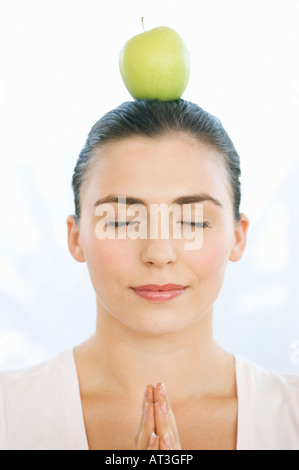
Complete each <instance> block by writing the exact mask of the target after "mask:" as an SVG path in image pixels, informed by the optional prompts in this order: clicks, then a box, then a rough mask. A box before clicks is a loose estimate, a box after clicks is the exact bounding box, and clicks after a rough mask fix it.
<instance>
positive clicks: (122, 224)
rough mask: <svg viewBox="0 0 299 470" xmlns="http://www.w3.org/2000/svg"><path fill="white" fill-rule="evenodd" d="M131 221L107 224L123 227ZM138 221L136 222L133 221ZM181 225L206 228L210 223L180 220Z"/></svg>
mask: <svg viewBox="0 0 299 470" xmlns="http://www.w3.org/2000/svg"><path fill="white" fill-rule="evenodd" d="M130 223H132V222H108V223H107V225H108V226H109V227H123V226H124V225H127V226H128V225H129V224H130ZM134 223H138V222H134ZM181 224H182V225H189V226H190V225H191V226H192V227H195V228H208V227H210V225H209V224H208V222H181Z"/></svg>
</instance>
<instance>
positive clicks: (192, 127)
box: [72, 99, 241, 223]
mask: <svg viewBox="0 0 299 470" xmlns="http://www.w3.org/2000/svg"><path fill="white" fill-rule="evenodd" d="M179 132H181V133H182V132H183V133H185V134H186V133H187V134H189V135H191V136H193V137H195V138H196V139H198V140H199V141H201V142H203V143H206V144H207V145H209V146H210V147H213V148H215V149H216V150H217V151H218V152H219V153H220V154H221V155H222V157H223V160H224V166H225V169H226V171H227V174H228V179H229V182H230V185H231V189H232V195H233V207H234V216H235V219H236V220H240V212H239V207H240V201H241V188H240V186H241V185H240V176H241V170H240V158H239V155H238V153H237V152H236V149H235V147H234V144H233V143H232V141H231V139H230V137H229V136H228V134H227V132H226V131H225V129H224V128H223V126H222V124H221V122H220V120H219V119H218V118H216V117H215V116H212V115H211V114H209V113H207V112H206V111H204V110H203V109H202V108H200V107H199V106H198V105H196V104H194V103H191V102H189V101H185V100H182V99H179V100H175V101H160V100H153V101H149V100H141V101H139V100H136V101H129V102H125V103H123V104H121V105H120V106H119V107H118V108H116V109H114V110H112V111H109V112H108V113H107V114H105V115H104V116H103V117H102V118H101V119H99V121H97V122H96V123H95V124H94V126H93V127H92V129H91V131H90V132H89V134H88V137H87V141H86V143H85V145H84V147H83V149H82V151H81V153H80V155H79V157H78V160H77V164H76V167H75V170H74V174H73V179H72V188H73V192H74V202H75V218H76V222H77V223H78V222H79V219H80V190H81V188H82V185H83V183H84V182H85V181H86V180H87V175H88V172H89V170H90V169H91V165H92V163H93V161H94V158H93V157H94V154H95V151H96V150H97V149H98V148H99V147H100V146H101V145H103V144H105V143H110V142H115V141H119V140H121V139H125V138H128V137H133V136H144V137H151V138H158V137H161V136H163V135H165V134H173V133H179Z"/></svg>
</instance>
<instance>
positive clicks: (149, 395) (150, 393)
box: [135, 384, 154, 445]
mask: <svg viewBox="0 0 299 470" xmlns="http://www.w3.org/2000/svg"><path fill="white" fill-rule="evenodd" d="M153 398H154V387H153V385H151V384H148V385H147V386H146V387H145V389H144V394H143V398H142V405H141V414H140V417H139V421H138V425H137V430H136V435H135V445H136V439H137V437H138V436H139V434H140V432H141V429H142V426H143V421H144V410H145V404H146V402H147V403H153Z"/></svg>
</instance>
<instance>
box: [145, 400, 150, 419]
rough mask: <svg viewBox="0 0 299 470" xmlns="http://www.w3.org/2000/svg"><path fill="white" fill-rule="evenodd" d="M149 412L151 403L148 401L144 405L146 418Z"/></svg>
mask: <svg viewBox="0 0 299 470" xmlns="http://www.w3.org/2000/svg"><path fill="white" fill-rule="evenodd" d="M148 410H149V402H148V401H146V402H145V405H144V414H145V416H146V415H147V413H148Z"/></svg>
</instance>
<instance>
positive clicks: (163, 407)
mask: <svg viewBox="0 0 299 470" xmlns="http://www.w3.org/2000/svg"><path fill="white" fill-rule="evenodd" d="M161 410H162V413H163V414H164V415H167V408H166V403H165V401H164V402H163V403H161Z"/></svg>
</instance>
